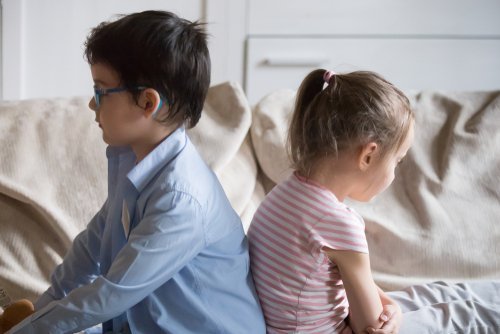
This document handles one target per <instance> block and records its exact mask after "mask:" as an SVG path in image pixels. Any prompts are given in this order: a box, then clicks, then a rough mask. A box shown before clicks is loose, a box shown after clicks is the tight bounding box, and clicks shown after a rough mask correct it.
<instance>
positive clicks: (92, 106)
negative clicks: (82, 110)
mask: <svg viewBox="0 0 500 334" xmlns="http://www.w3.org/2000/svg"><path fill="white" fill-rule="evenodd" d="M89 108H90V109H91V110H93V111H97V104H96V103H95V98H94V97H92V98H91V99H90V101H89Z"/></svg>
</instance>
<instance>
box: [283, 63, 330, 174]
mask: <svg viewBox="0 0 500 334" xmlns="http://www.w3.org/2000/svg"><path fill="white" fill-rule="evenodd" d="M325 73H326V70H323V69H317V70H314V71H312V72H311V73H309V74H308V75H307V76H306V77H305V79H304V80H303V81H302V83H301V84H300V87H299V90H298V92H297V96H296V100H295V108H294V111H293V116H292V120H291V123H290V128H289V131H288V139H287V141H288V143H287V148H288V154H289V157H290V159H291V161H292V163H293V165H294V167H295V168H297V169H299V170H303V169H306V168H307V167H306V166H305V165H302V163H303V162H305V161H307V160H308V158H310V157H309V156H308V155H309V154H308V153H309V149H308V147H307V146H308V143H309V142H310V141H309V140H307V137H308V136H310V133H308V132H309V131H308V128H309V127H308V126H307V123H308V120H309V117H308V114H309V113H310V112H311V109H312V108H311V106H312V105H313V104H314V100H315V98H316V97H317V96H318V94H319V93H320V92H321V91H322V90H323V86H324V84H325V80H324V78H323V76H324V74H325Z"/></svg>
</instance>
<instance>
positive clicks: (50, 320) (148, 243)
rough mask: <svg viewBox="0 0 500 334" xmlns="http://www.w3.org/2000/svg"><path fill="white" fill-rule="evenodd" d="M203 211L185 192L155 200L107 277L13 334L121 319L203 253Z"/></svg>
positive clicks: (54, 304)
mask: <svg viewBox="0 0 500 334" xmlns="http://www.w3.org/2000/svg"><path fill="white" fill-rule="evenodd" d="M202 217H203V215H202V212H201V206H200V205H199V203H198V202H197V201H196V200H194V199H193V198H192V197H191V196H190V195H188V194H185V193H183V192H169V193H166V194H165V193H164V192H163V191H160V190H158V191H157V192H154V193H153V194H152V195H151V198H150V199H149V203H148V207H147V209H146V212H145V214H144V218H143V219H142V220H141V221H140V222H139V224H138V225H137V227H136V228H135V229H134V230H133V231H132V232H131V234H130V237H129V240H128V242H127V244H126V245H125V246H124V247H123V248H122V250H121V251H120V252H119V253H118V255H117V256H116V258H115V260H114V261H113V264H112V265H111V267H110V269H109V272H108V273H107V274H106V276H99V277H97V278H96V279H95V280H94V281H93V282H92V283H91V284H88V285H84V286H81V287H79V288H76V289H74V290H73V291H71V292H70V293H69V294H68V295H67V296H66V297H64V298H62V299H60V300H57V301H53V302H51V303H49V304H48V305H47V306H45V307H44V308H42V309H41V310H39V311H38V312H36V313H35V314H33V315H32V316H31V317H29V318H28V319H26V320H24V321H23V322H22V323H21V324H19V325H18V326H16V327H15V328H14V329H13V330H12V333H23V334H24V333H52V332H58V333H59V332H64V333H66V332H75V331H79V330H82V329H85V328H88V327H91V326H93V325H95V324H98V323H101V322H104V321H106V320H108V319H111V318H113V317H116V316H118V315H120V314H122V313H123V312H125V311H126V310H128V309H129V308H131V307H132V306H134V305H135V304H137V303H138V302H140V301H141V300H142V299H144V298H145V297H146V296H147V295H149V294H150V293H152V292H153V291H154V290H156V289H157V288H158V287H160V286H161V285H162V284H164V283H165V282H166V281H168V280H169V279H170V278H172V276H174V275H175V274H176V273H177V272H178V271H180V270H181V269H182V268H183V267H184V266H185V265H186V264H187V263H188V262H189V261H190V260H191V259H193V258H194V257H195V256H196V255H197V254H198V253H199V252H200V251H201V249H202V248H203V247H204V245H205V238H204V221H203V218H202Z"/></svg>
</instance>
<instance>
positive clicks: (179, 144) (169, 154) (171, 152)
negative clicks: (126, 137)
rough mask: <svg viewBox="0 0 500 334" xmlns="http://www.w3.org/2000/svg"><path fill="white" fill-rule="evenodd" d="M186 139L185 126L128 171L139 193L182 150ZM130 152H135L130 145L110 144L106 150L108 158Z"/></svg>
mask: <svg viewBox="0 0 500 334" xmlns="http://www.w3.org/2000/svg"><path fill="white" fill-rule="evenodd" d="M186 141H187V138H186V130H185V129H184V127H180V128H178V129H177V130H175V131H174V132H172V133H171V134H170V135H169V136H168V137H167V138H165V139H164V140H163V141H162V142H161V143H160V144H159V145H158V146H156V147H155V148H154V149H153V150H152V151H151V152H149V154H148V155H147V156H146V157H144V159H142V160H141V161H140V162H139V163H138V164H137V165H135V166H134V167H133V168H132V169H131V170H130V172H128V174H127V178H128V179H129V180H130V182H131V183H132V185H133V186H134V187H135V188H136V189H137V191H138V192H139V193H140V192H142V190H143V189H144V188H145V187H146V186H147V184H148V183H149V182H150V181H151V179H152V178H153V177H155V176H156V174H158V172H159V171H160V170H161V169H162V168H163V167H164V166H166V165H168V164H169V163H170V162H171V161H172V160H173V159H174V158H175V157H176V156H177V154H178V153H179V152H181V151H182V149H183V148H184V146H185V145H186ZM129 153H132V154H133V152H132V149H131V148H130V147H111V146H109V147H108V149H107V150H106V155H107V157H108V159H113V158H115V157H118V156H120V155H122V154H129Z"/></svg>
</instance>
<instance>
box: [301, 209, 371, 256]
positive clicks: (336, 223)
mask: <svg viewBox="0 0 500 334" xmlns="http://www.w3.org/2000/svg"><path fill="white" fill-rule="evenodd" d="M310 237H311V240H310V242H311V245H312V251H313V254H318V253H319V252H321V250H322V249H323V248H325V247H326V248H330V249H334V250H347V251H355V252H360V253H368V243H367V241H366V234H365V223H364V221H363V219H362V218H361V217H360V216H358V215H356V214H354V213H352V212H349V211H346V212H345V214H344V213H343V214H339V215H330V216H327V217H324V218H323V219H322V220H320V221H319V222H318V223H317V224H316V225H315V226H314V227H313V229H312V230H311V233H310Z"/></svg>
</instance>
